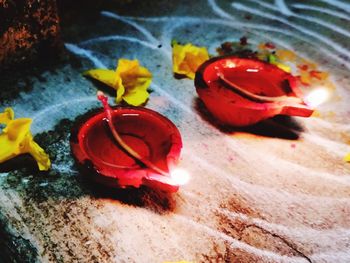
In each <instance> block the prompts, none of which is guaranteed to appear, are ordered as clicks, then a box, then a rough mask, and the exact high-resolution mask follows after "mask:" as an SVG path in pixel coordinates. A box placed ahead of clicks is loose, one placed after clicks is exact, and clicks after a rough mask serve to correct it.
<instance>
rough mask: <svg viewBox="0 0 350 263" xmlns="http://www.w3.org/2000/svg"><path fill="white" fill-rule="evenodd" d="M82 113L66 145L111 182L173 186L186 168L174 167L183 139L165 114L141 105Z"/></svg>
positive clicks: (170, 188)
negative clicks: (69, 145) (82, 116)
mask: <svg viewBox="0 0 350 263" xmlns="http://www.w3.org/2000/svg"><path fill="white" fill-rule="evenodd" d="M98 99H99V100H101V102H102V103H103V107H104V109H101V110H98V111H97V112H94V113H92V114H88V115H86V116H85V117H84V118H83V119H82V120H81V121H80V122H79V123H77V124H76V126H75V127H74V128H73V130H72V136H71V141H70V143H71V149H72V152H73V154H74V156H75V158H76V160H77V162H78V164H80V166H81V167H82V168H83V169H84V170H85V173H87V174H89V175H91V176H92V178H93V179H94V180H95V181H97V182H99V183H102V184H104V185H107V186H110V187H121V188H125V187H129V186H132V187H140V186H141V185H146V186H149V187H152V188H157V189H160V190H162V191H166V192H176V191H177V190H178V189H179V186H180V185H181V184H184V183H185V182H186V181H187V178H188V177H187V174H186V173H185V172H184V171H182V170H179V169H176V168H175V167H176V164H177V162H178V159H179V156H180V151H181V148H182V140H181V135H180V132H179V130H178V129H177V128H176V126H175V125H174V124H173V123H172V122H171V121H170V120H169V119H167V118H166V117H164V116H162V115H160V114H159V113H157V112H155V111H153V110H150V109H146V108H142V107H110V106H109V105H108V103H107V97H106V96H104V95H103V93H102V92H101V93H98Z"/></svg>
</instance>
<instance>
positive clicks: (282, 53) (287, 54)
mask: <svg viewBox="0 0 350 263" xmlns="http://www.w3.org/2000/svg"><path fill="white" fill-rule="evenodd" d="M276 56H277V58H278V59H279V60H281V61H295V59H296V57H297V56H296V54H295V53H294V52H293V51H291V50H288V49H279V50H276Z"/></svg>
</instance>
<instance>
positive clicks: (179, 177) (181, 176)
mask: <svg viewBox="0 0 350 263" xmlns="http://www.w3.org/2000/svg"><path fill="white" fill-rule="evenodd" d="M170 176H171V179H173V180H174V182H175V183H176V184H178V185H184V184H187V183H188V181H189V180H190V175H189V173H188V172H187V171H186V170H184V169H181V168H176V169H174V170H172V171H171V173H170Z"/></svg>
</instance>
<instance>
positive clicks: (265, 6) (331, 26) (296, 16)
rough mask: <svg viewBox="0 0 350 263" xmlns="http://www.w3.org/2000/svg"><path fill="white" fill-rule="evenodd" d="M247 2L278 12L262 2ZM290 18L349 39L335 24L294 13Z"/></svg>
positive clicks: (345, 32)
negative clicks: (315, 25) (321, 27)
mask: <svg viewBox="0 0 350 263" xmlns="http://www.w3.org/2000/svg"><path fill="white" fill-rule="evenodd" d="M249 2H252V3H254V4H258V5H260V6H262V7H264V8H267V9H269V10H272V11H280V10H279V9H278V8H276V7H275V6H274V5H271V4H268V3H264V2H262V1H259V0H249ZM290 16H291V17H295V18H299V19H300V20H305V21H308V22H311V23H314V24H317V25H321V26H323V27H325V28H328V29H330V30H332V31H335V32H338V33H339V34H342V35H344V36H347V37H350V32H349V31H347V30H345V29H343V28H341V27H339V26H337V25H335V24H331V23H328V22H325V21H323V20H320V19H318V18H313V17H311V16H303V15H298V14H294V13H291V14H290Z"/></svg>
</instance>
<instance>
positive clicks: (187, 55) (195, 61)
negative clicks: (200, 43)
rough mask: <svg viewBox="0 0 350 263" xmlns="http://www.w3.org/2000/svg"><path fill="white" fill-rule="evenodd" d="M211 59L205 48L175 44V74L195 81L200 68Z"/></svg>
mask: <svg viewBox="0 0 350 263" xmlns="http://www.w3.org/2000/svg"><path fill="white" fill-rule="evenodd" d="M208 59H209V54H208V50H207V49H206V48H205V47H196V46H194V45H192V44H190V43H189V44H186V45H179V44H177V43H174V44H173V72H174V73H176V74H181V75H185V76H187V77H189V78H190V79H194V77H195V73H196V70H197V69H198V67H199V66H200V65H201V64H203V63H204V62H205V61H207V60H208Z"/></svg>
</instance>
